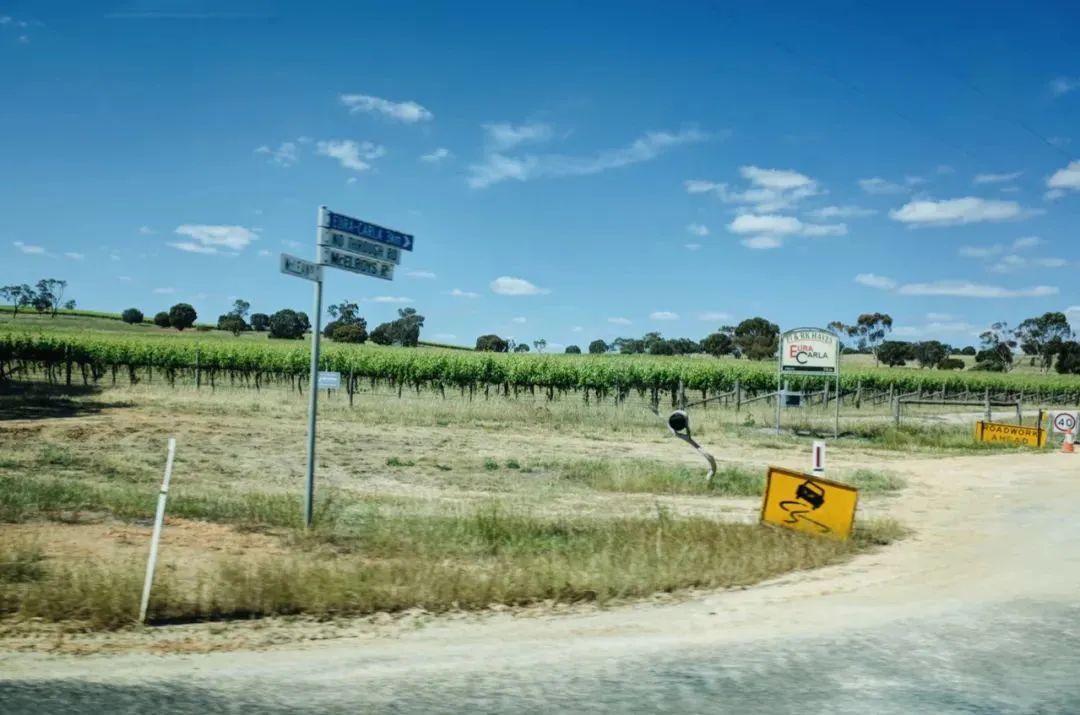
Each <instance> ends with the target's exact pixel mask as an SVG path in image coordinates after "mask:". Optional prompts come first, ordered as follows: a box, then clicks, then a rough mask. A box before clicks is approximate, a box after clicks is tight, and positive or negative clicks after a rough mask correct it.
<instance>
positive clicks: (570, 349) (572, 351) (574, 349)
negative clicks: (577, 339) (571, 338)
mask: <svg viewBox="0 0 1080 715" xmlns="http://www.w3.org/2000/svg"><path fill="white" fill-rule="evenodd" d="M566 354H567V355H580V354H581V348H579V347H578V346H577V345H567V346H566Z"/></svg>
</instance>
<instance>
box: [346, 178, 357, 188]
mask: <svg viewBox="0 0 1080 715" xmlns="http://www.w3.org/2000/svg"><path fill="white" fill-rule="evenodd" d="M345 183H346V184H348V185H349V186H352V185H353V184H355V183H356V177H355V176H350V177H349V178H348V179H345Z"/></svg>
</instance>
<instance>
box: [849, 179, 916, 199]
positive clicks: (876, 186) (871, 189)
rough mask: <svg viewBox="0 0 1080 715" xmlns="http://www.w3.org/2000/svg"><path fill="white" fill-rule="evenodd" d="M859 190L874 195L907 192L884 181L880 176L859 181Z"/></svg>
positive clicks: (898, 185) (901, 187)
mask: <svg viewBox="0 0 1080 715" xmlns="http://www.w3.org/2000/svg"><path fill="white" fill-rule="evenodd" d="M859 188H860V189H862V190H863V191H865V192H866V193H868V194H876V195H887V194H903V193H906V192H907V189H906V188H905V187H903V186H901V185H900V184H894V183H893V182H891V181H886V180H885V179H882V178H881V177H880V176H875V177H873V178H871V179H859Z"/></svg>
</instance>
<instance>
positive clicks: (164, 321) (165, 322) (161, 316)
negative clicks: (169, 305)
mask: <svg viewBox="0 0 1080 715" xmlns="http://www.w3.org/2000/svg"><path fill="white" fill-rule="evenodd" d="M154 325H156V326H158V327H159V328H167V327H169V314H168V313H166V312H165V311H164V310H163V311H161V312H160V313H158V314H157V315H155V316H154Z"/></svg>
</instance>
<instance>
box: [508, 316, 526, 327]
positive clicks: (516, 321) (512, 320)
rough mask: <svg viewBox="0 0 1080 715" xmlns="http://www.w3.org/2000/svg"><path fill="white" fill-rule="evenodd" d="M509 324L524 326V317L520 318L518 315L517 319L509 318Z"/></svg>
mask: <svg viewBox="0 0 1080 715" xmlns="http://www.w3.org/2000/svg"><path fill="white" fill-rule="evenodd" d="M510 322H511V323H517V324H518V325H522V324H524V323H525V322H526V321H525V317H524V316H521V315H519V316H518V317H516V318H511V319H510Z"/></svg>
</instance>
